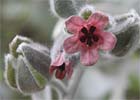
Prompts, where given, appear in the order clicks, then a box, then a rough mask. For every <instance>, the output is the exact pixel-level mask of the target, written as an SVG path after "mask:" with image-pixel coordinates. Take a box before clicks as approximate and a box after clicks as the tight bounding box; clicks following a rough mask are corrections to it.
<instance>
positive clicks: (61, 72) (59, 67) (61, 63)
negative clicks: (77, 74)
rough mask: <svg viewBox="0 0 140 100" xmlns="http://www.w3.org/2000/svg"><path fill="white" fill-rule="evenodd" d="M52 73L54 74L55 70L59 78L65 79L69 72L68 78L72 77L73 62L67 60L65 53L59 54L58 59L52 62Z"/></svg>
mask: <svg viewBox="0 0 140 100" xmlns="http://www.w3.org/2000/svg"><path fill="white" fill-rule="evenodd" d="M49 71H50V74H53V73H54V71H56V72H55V76H56V78H58V79H61V80H62V79H64V77H65V76H66V74H67V77H68V78H71V75H72V72H73V69H72V64H71V62H70V61H68V60H66V59H65V58H64V53H62V52H61V53H60V54H58V56H57V57H56V59H55V60H54V61H53V62H52V64H51V66H50V70H49Z"/></svg>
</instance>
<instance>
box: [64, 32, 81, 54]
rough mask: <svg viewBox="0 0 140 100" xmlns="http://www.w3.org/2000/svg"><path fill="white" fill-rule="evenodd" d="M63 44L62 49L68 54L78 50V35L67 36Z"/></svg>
mask: <svg viewBox="0 0 140 100" xmlns="http://www.w3.org/2000/svg"><path fill="white" fill-rule="evenodd" d="M63 46H64V50H65V51H66V53H69V54H72V53H75V52H77V51H79V50H80V43H79V40H78V36H77V35H73V36H71V37H68V38H67V39H66V40H65V41H64V44H63Z"/></svg>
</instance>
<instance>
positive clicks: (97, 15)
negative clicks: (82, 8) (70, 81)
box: [50, 12, 117, 79]
mask: <svg viewBox="0 0 140 100" xmlns="http://www.w3.org/2000/svg"><path fill="white" fill-rule="evenodd" d="M108 23H109V18H108V16H106V15H105V14H103V13H101V12H94V13H93V14H91V15H90V16H89V18H88V19H86V20H85V19H83V18H82V17H80V16H71V17H70V18H68V19H67V20H66V21H65V26H66V29H67V31H68V33H71V36H69V37H68V38H66V39H65V40H64V43H63V48H64V52H65V53H67V54H74V53H77V52H79V53H80V62H81V63H82V64H83V65H85V66H91V65H94V64H95V63H96V62H97V61H98V59H99V50H104V51H110V50H112V49H113V48H114V46H115V44H116V41H117V39H116V37H115V35H114V34H112V33H110V32H106V31H104V29H105V27H106V26H107V25H108ZM54 70H56V73H55V75H56V77H57V78H59V79H63V78H64V76H65V75H66V73H67V74H68V76H69V77H70V76H71V74H72V66H71V64H70V62H69V61H66V59H65V57H64V53H60V54H58V56H57V57H56V59H55V60H54V62H52V65H51V67H50V73H53V72H54Z"/></svg>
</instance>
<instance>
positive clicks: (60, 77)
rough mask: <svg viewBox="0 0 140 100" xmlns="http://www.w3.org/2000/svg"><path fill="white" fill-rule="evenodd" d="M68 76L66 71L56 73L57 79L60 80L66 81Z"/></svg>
mask: <svg viewBox="0 0 140 100" xmlns="http://www.w3.org/2000/svg"><path fill="white" fill-rule="evenodd" d="M65 75H66V71H60V70H56V73H55V77H56V78H58V79H61V80H62V79H64V77H65Z"/></svg>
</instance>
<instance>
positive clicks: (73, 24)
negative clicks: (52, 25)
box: [65, 16, 85, 34]
mask: <svg viewBox="0 0 140 100" xmlns="http://www.w3.org/2000/svg"><path fill="white" fill-rule="evenodd" d="M84 23H85V21H84V20H83V19H82V18H81V17H79V16H72V17H70V18H69V19H68V20H67V21H66V22H65V24H66V28H67V30H68V32H70V33H73V34H75V33H78V31H79V30H80V28H81V27H82V25H83V24H84Z"/></svg>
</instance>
